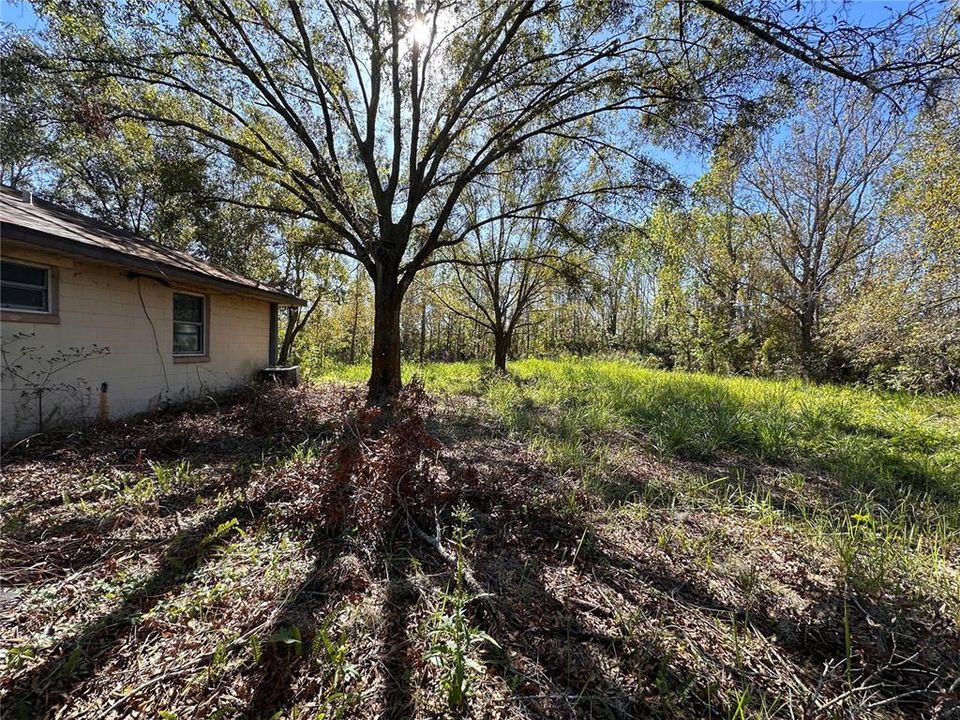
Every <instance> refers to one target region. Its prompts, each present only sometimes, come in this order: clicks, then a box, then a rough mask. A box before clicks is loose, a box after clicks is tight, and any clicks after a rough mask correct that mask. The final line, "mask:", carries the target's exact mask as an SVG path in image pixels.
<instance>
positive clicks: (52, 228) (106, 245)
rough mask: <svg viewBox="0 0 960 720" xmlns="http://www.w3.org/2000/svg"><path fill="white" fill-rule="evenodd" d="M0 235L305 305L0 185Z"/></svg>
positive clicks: (147, 271) (163, 276) (155, 274)
mask: <svg viewBox="0 0 960 720" xmlns="http://www.w3.org/2000/svg"><path fill="white" fill-rule="evenodd" d="M0 237H2V238H3V239H4V240H12V241H17V242H20V243H24V244H27V245H31V246H34V247H37V248H42V249H46V250H54V251H57V252H61V253H64V254H66V255H76V256H80V257H84V258H89V259H92V260H97V261H100V262H105V263H109V264H112V265H120V266H123V267H130V268H133V269H135V270H138V271H140V272H141V273H143V274H145V275H150V276H153V277H159V278H161V279H170V280H180V281H188V282H193V283H197V284H200V285H208V286H211V287H216V288H218V289H221V290H226V291H229V292H232V293H235V294H237V295H249V296H252V297H257V298H260V299H263V300H269V301H270V302H275V303H280V304H282V305H305V304H306V303H305V302H304V301H303V300H301V299H300V298H298V297H296V296H295V295H291V294H290V293H287V292H284V291H282V290H278V289H277V288H274V287H271V286H269V285H265V284H264V283H262V282H258V281H257V280H253V279H251V278H248V277H244V276H243V275H239V274H238V273H235V272H231V271H230V270H226V269H224V268H221V267H217V266H216V265H211V264H210V263H207V262H204V261H202V260H200V259H198V258H195V257H194V256H193V255H190V254H189V253H185V252H180V251H179V250H172V249H171V248H168V247H165V246H163V245H161V244H159V243H156V242H153V241H152V240H147V239H145V238H142V237H138V236H136V235H133V234H131V233H128V232H125V231H123V230H120V229H118V228H114V227H110V226H109V225H106V224H105V223H102V222H99V221H98V220H94V219H93V218H90V217H87V216H85V215H81V214H80V213H77V212H74V211H72V210H70V209H68V208H65V207H63V206H61V205H57V204H56V203H52V202H49V201H46V200H42V199H39V198H36V197H33V196H30V195H29V194H26V193H24V194H21V193H20V192H18V191H15V190H11V189H10V188H7V187H0Z"/></svg>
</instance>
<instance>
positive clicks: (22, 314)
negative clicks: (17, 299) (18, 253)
mask: <svg viewBox="0 0 960 720" xmlns="http://www.w3.org/2000/svg"><path fill="white" fill-rule="evenodd" d="M2 261H3V262H5V263H9V264H11V265H20V266H22V267H27V268H31V269H34V270H43V271H44V273H45V275H46V285H45V288H44V289H45V290H46V294H47V307H46V309H45V310H38V309H35V308H22V307H3V306H2V305H0V320H2V321H3V322H29V323H59V322H60V315H59V310H60V308H59V274H58V271H57V270H58V269H57V267H56V266H55V265H47V264H44V263H40V262H36V261H33V260H22V259H20V258H16V257H3V258H2ZM9 282H10V284H11V285H13V286H17V287H27V288H33V289H36V288H37V287H38V286H36V285H30V284H27V283H17V282H16V281H9ZM0 283H2V281H0Z"/></svg>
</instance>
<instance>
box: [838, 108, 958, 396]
mask: <svg viewBox="0 0 960 720" xmlns="http://www.w3.org/2000/svg"><path fill="white" fill-rule="evenodd" d="M957 99H960V95H958V96H957ZM957 99H954V100H952V101H950V102H943V103H941V104H939V105H937V106H935V107H931V108H929V109H927V110H926V111H924V112H923V113H921V114H920V115H919V116H918V117H917V118H916V120H915V122H914V126H913V131H912V133H911V136H910V137H909V139H908V143H907V150H906V152H905V154H904V157H903V159H902V161H901V162H899V163H897V165H896V167H895V168H893V170H892V172H891V173H890V175H889V176H888V177H887V178H886V184H887V192H888V198H889V200H888V205H887V206H886V208H885V212H886V213H887V214H888V216H889V217H890V220H891V228H890V232H889V233H888V240H887V241H886V242H884V244H883V245H882V247H880V248H879V249H878V252H877V254H876V256H875V257H874V262H873V265H872V267H871V269H870V273H869V274H868V276H867V277H866V279H865V281H864V282H863V283H862V284H861V285H860V286H858V287H857V292H856V293H855V294H854V295H852V296H851V297H850V298H848V300H847V301H846V302H845V303H844V304H843V305H842V307H840V308H839V311H838V313H837V315H836V317H835V318H834V319H833V321H832V322H831V328H830V329H831V331H832V336H833V337H834V338H835V339H836V340H838V341H839V342H840V343H841V344H842V345H843V346H844V347H845V348H846V349H847V351H848V352H849V353H850V356H851V362H852V364H853V365H854V366H856V367H857V368H858V369H860V370H862V371H864V372H867V373H870V374H872V375H873V377H874V378H875V379H876V380H878V381H880V382H883V383H885V384H887V385H890V386H893V387H896V388H907V389H913V390H919V389H927V390H944V389H946V390H956V389H958V388H960V221H958V218H960V104H958V102H957Z"/></svg>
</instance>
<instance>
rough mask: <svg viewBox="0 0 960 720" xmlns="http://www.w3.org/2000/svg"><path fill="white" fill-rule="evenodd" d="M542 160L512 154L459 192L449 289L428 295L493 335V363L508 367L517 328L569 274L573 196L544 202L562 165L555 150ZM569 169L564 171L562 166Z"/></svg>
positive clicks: (552, 191)
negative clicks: (461, 221)
mask: <svg viewBox="0 0 960 720" xmlns="http://www.w3.org/2000/svg"><path fill="white" fill-rule="evenodd" d="M546 155H547V158H546V159H540V160H537V159H535V158H525V157H523V156H520V157H519V158H511V159H510V160H509V162H503V163H501V164H499V165H497V166H496V167H495V170H496V172H495V173H493V177H492V179H491V184H490V185H487V186H480V185H476V186H474V187H472V188H470V189H468V190H467V191H465V192H464V194H463V198H462V200H463V205H464V207H465V209H466V217H465V220H466V225H465V226H464V227H462V228H458V229H456V230H452V231H451V232H459V233H460V234H461V235H463V236H464V238H463V239H462V240H460V239H457V238H452V239H451V241H447V242H450V244H451V246H452V247H451V251H450V254H449V257H448V258H442V259H443V260H444V261H445V262H449V264H450V265H451V269H450V273H449V274H450V275H451V276H452V278H453V284H454V288H453V289H452V290H453V292H438V293H435V297H436V298H437V300H438V301H439V302H441V303H443V304H444V305H445V306H446V307H447V308H448V309H449V310H450V311H452V312H453V313H454V314H456V315H459V316H460V317H463V318H465V319H467V320H469V321H470V322H471V323H473V324H474V325H476V326H478V327H480V328H482V329H483V330H484V331H485V332H486V333H489V335H490V336H491V338H492V339H493V360H494V368H495V369H496V370H498V371H499V372H501V373H505V372H506V371H507V355H508V354H509V352H510V348H511V345H512V344H513V338H514V335H515V334H516V332H517V330H518V329H520V328H522V327H524V326H525V324H526V323H527V322H528V320H529V317H528V316H529V311H530V308H531V307H532V306H534V305H535V304H537V303H538V302H539V301H540V300H542V299H543V295H544V293H545V292H546V291H547V289H548V288H549V286H550V283H551V282H552V281H554V280H556V279H557V278H558V277H559V276H560V275H561V274H563V273H566V274H568V275H571V276H574V275H576V274H578V272H579V268H578V267H577V266H576V265H575V262H574V260H573V259H572V257H569V256H570V255H571V254H572V253H571V248H572V247H575V246H576V245H577V244H578V242H577V237H578V235H579V232H578V231H579V228H577V227H576V226H575V223H576V221H577V220H578V219H579V217H580V213H578V212H577V206H576V204H575V203H574V202H573V201H567V202H563V203H557V204H556V205H548V204H547V203H545V202H544V199H545V198H547V199H549V198H553V197H556V196H558V195H559V194H560V193H558V191H557V189H556V186H557V185H559V184H561V183H562V180H561V176H562V175H563V171H564V169H565V165H566V163H565V162H564V161H563V159H561V157H560V156H558V155H557V154H555V153H550V152H548V153H546ZM567 169H569V168H567Z"/></svg>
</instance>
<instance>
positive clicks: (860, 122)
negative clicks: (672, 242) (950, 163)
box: [748, 91, 900, 373]
mask: <svg viewBox="0 0 960 720" xmlns="http://www.w3.org/2000/svg"><path fill="white" fill-rule="evenodd" d="M899 136H900V130H899V126H898V124H897V123H896V122H895V121H893V120H891V118H890V116H889V115H888V114H887V113H885V112H883V110H882V108H879V107H877V106H876V105H874V104H868V103H866V102H865V101H863V100H858V99H851V98H850V97H849V96H847V95H844V94H843V93H837V94H833V93H830V92H829V91H825V92H822V93H820V94H819V96H818V97H817V98H815V99H814V101H813V102H812V104H811V106H810V108H809V112H808V113H807V114H806V115H805V116H804V117H803V118H802V119H801V120H800V121H797V122H795V123H793V124H792V127H791V129H790V135H789V137H787V138H786V139H785V140H784V141H783V142H781V143H777V142H776V141H775V140H768V141H767V142H766V143H762V144H761V146H760V148H759V152H758V158H757V161H756V164H755V167H754V168H753V172H751V173H750V174H749V175H748V182H749V184H750V186H751V188H752V190H753V193H754V196H755V200H756V204H755V207H754V209H755V211H756V217H757V218H758V220H759V230H760V233H761V236H762V238H763V241H764V244H765V247H766V251H767V253H768V255H769V259H770V263H771V267H772V272H771V275H770V278H769V282H768V283H767V284H766V291H767V292H768V293H769V295H770V297H771V298H772V299H773V300H774V301H775V302H777V303H778V304H779V305H780V306H781V307H782V308H783V309H784V310H785V311H786V312H787V313H789V315H790V316H791V317H792V318H793V319H794V321H795V323H796V327H797V333H798V343H799V353H800V358H801V361H802V363H803V366H804V368H805V370H806V371H807V372H808V373H814V372H815V371H816V369H817V368H816V367H815V365H816V358H817V354H816V352H815V344H816V343H817V341H818V339H819V337H820V329H821V319H822V313H823V311H824V309H825V307H826V304H827V303H828V301H829V300H830V299H831V296H830V293H831V291H832V290H834V289H835V288H836V287H837V285H838V282H839V280H840V278H841V276H842V275H843V273H845V272H851V271H854V270H855V269H856V267H857V263H858V262H860V261H861V260H862V259H863V258H864V257H865V256H866V255H867V253H869V252H870V251H871V250H872V249H873V248H875V247H876V246H877V244H878V243H879V242H880V240H881V238H882V237H883V235H882V227H883V226H882V220H883V218H882V215H881V213H880V207H881V199H880V196H879V194H878V193H877V192H876V190H877V181H878V180H879V178H880V176H881V174H882V173H883V171H884V170H885V168H886V167H887V163H888V162H889V161H890V158H891V156H892V155H893V153H894V150H895V149H896V147H897V140H898V137H899Z"/></svg>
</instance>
